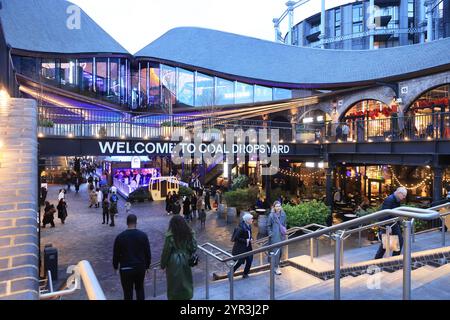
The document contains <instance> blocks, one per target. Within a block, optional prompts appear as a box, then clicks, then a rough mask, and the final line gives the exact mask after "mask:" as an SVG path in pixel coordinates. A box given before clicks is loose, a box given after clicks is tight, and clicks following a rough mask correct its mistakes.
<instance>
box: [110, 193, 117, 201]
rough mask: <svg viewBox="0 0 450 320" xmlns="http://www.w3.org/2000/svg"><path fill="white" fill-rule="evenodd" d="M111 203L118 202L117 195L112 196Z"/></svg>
mask: <svg viewBox="0 0 450 320" xmlns="http://www.w3.org/2000/svg"><path fill="white" fill-rule="evenodd" d="M110 200H111V202H117V200H118V199H117V195H116V194H113V195H111V199H110Z"/></svg>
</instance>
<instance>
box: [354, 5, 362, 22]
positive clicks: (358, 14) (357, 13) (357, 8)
mask: <svg viewBox="0 0 450 320" xmlns="http://www.w3.org/2000/svg"><path fill="white" fill-rule="evenodd" d="M362 18H363V16H362V5H361V4H357V5H353V22H360V21H362Z"/></svg>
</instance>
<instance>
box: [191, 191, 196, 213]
mask: <svg viewBox="0 0 450 320" xmlns="http://www.w3.org/2000/svg"><path fill="white" fill-rule="evenodd" d="M191 209H192V211H191V214H192V218H195V217H196V216H195V215H196V213H197V195H196V194H195V191H194V193H192V196H191Z"/></svg>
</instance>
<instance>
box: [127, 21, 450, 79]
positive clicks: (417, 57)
mask: <svg viewBox="0 0 450 320" xmlns="http://www.w3.org/2000/svg"><path fill="white" fill-rule="evenodd" d="M449 52H450V38H446V39H442V40H437V41H432V42H430V43H425V44H416V45H409V46H402V47H395V48H387V49H381V50H331V49H327V50H323V49H314V48H302V47H297V46H288V45H284V44H279V43H275V42H271V41H266V40H261V39H256V38H250V37H246V36H241V35H236V34H232V33H226V32H221V31H215V30H209V29H202V28H193V27H183V28H176V29H172V30H170V31H168V32H167V33H165V34H164V35H162V36H161V37H160V38H158V39H157V40H155V41H154V42H152V43H151V44H149V45H148V46H147V47H145V48H144V49H142V50H141V51H139V52H138V53H136V54H135V56H136V57H148V58H156V59H159V60H162V61H170V62H176V63H179V64H182V65H187V66H192V67H194V68H200V69H203V70H204V69H206V70H209V71H213V72H217V73H220V74H225V75H230V76H233V77H242V78H246V79H254V80H256V82H258V80H263V81H267V83H278V84H283V83H284V84H286V85H289V84H291V85H294V86H295V85H297V86H298V85H304V86H310V87H321V86H323V87H325V86H331V85H346V84H348V85H355V84H358V83H361V84H363V83H364V84H367V83H370V82H372V83H373V82H376V81H379V80H383V79H385V80H386V79H388V78H396V77H397V78H398V77H402V76H404V75H407V74H414V73H420V72H423V71H430V69H435V70H438V69H442V68H444V67H445V68H450V54H448V53H449Z"/></svg>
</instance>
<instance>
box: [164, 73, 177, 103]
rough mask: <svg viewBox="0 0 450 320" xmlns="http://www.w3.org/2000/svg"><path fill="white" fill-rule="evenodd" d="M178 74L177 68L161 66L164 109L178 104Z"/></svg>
mask: <svg viewBox="0 0 450 320" xmlns="http://www.w3.org/2000/svg"><path fill="white" fill-rule="evenodd" d="M175 81H176V72H175V68H173V67H169V66H166V65H161V84H162V92H161V94H162V98H163V102H164V107H165V108H167V107H168V106H169V104H170V103H171V104H172V105H174V104H175V102H176V90H175V89H176V82H175Z"/></svg>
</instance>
